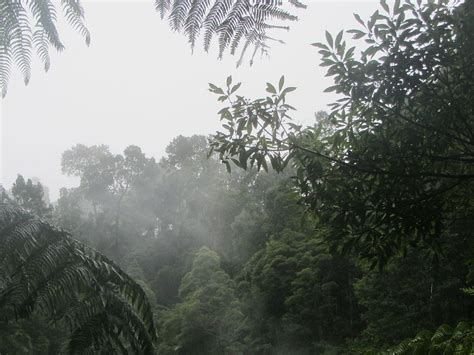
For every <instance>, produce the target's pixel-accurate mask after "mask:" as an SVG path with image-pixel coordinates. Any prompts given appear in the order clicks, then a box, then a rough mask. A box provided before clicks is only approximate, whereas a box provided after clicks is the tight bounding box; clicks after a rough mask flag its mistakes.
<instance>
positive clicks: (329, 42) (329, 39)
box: [326, 31, 334, 48]
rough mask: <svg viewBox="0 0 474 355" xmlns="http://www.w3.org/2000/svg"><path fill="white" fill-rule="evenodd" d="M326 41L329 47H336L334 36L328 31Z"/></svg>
mask: <svg viewBox="0 0 474 355" xmlns="http://www.w3.org/2000/svg"><path fill="white" fill-rule="evenodd" d="M326 41H327V42H328V44H329V47H331V48H333V47H334V40H333V39H332V36H331V34H330V33H329V32H328V31H326Z"/></svg>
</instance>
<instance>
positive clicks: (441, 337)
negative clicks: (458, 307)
mask: <svg viewBox="0 0 474 355" xmlns="http://www.w3.org/2000/svg"><path fill="white" fill-rule="evenodd" d="M473 353H474V327H472V326H471V325H469V324H467V323H465V322H460V323H459V324H458V325H457V326H456V327H455V328H454V329H453V328H452V327H450V326H449V325H446V324H444V325H442V326H440V327H439V328H438V329H437V330H436V331H435V332H434V333H431V332H429V331H426V330H424V331H422V332H420V333H419V334H418V335H417V336H416V337H415V338H413V339H411V340H407V341H404V342H403V343H401V344H399V345H398V346H396V347H395V348H393V349H390V350H388V351H387V352H384V353H383V354H387V355H388V354H390V355H411V354H433V355H434V354H440V355H441V354H444V355H451V354H453V355H454V354H457V355H463V354H466V355H470V354H473Z"/></svg>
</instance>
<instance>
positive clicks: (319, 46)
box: [311, 42, 329, 50]
mask: <svg viewBox="0 0 474 355" xmlns="http://www.w3.org/2000/svg"><path fill="white" fill-rule="evenodd" d="M311 45H312V46H313V47H316V48H321V49H326V50H329V47H328V46H326V45H325V44H323V43H319V42H316V43H311Z"/></svg>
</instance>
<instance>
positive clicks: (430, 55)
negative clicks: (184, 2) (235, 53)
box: [210, 1, 474, 265]
mask: <svg viewBox="0 0 474 355" xmlns="http://www.w3.org/2000/svg"><path fill="white" fill-rule="evenodd" d="M382 8H383V11H384V13H383V14H382V13H380V12H379V11H377V12H376V13H375V14H374V15H373V16H372V17H371V19H370V20H369V21H368V23H365V22H363V21H362V20H361V19H360V17H359V16H356V19H357V20H358V21H359V22H360V23H362V24H363V26H364V30H359V29H357V30H351V31H349V32H350V33H353V34H354V37H355V38H356V39H357V38H362V37H364V39H365V41H366V42H367V43H368V44H369V47H368V48H367V49H364V50H363V51H362V52H361V54H360V57H359V58H356V56H355V54H354V53H355V47H352V48H348V46H347V44H346V42H345V41H343V32H340V33H339V34H338V35H337V36H336V37H335V38H334V37H333V36H331V35H330V34H329V33H327V35H326V36H327V42H328V43H327V44H321V43H318V44H315V45H316V46H317V47H319V48H320V53H321V54H322V57H323V58H322V65H323V66H327V67H328V75H329V76H333V77H334V81H335V85H334V86H332V87H330V88H328V91H336V92H337V93H339V94H340V95H341V98H340V99H339V100H338V101H337V102H336V103H334V105H332V108H333V112H332V113H331V115H330V118H329V122H330V124H331V125H332V127H333V128H331V129H329V130H328V129H323V128H324V127H323V126H327V124H325V125H321V124H316V125H315V126H313V127H307V128H305V129H302V128H301V127H299V126H297V125H295V124H294V123H292V122H291V117H290V112H291V111H292V110H293V107H292V106H291V105H289V104H288V103H287V102H286V100H287V95H288V93H290V92H291V91H293V90H294V88H288V87H287V88H285V87H284V78H283V77H282V78H281V79H280V81H279V83H278V85H275V86H274V85H272V84H270V83H269V84H267V92H268V96H267V97H265V98H262V99H257V100H248V99H246V98H244V97H242V96H240V95H237V97H235V96H236V91H237V89H238V88H239V86H240V85H239V84H236V85H233V84H232V80H231V78H229V79H228V82H227V87H226V88H225V89H221V88H219V87H217V86H215V85H211V86H210V90H211V91H212V92H214V93H216V94H218V95H219V100H221V101H226V100H229V101H228V102H229V106H227V107H224V108H223V109H222V110H221V111H220V116H221V119H222V120H223V121H225V125H224V128H225V132H219V133H218V134H217V135H215V137H214V144H213V146H214V150H216V151H218V152H219V153H220V156H221V159H222V160H223V161H224V163H226V164H228V165H229V164H230V163H231V162H233V163H235V164H236V165H237V166H240V167H244V168H245V167H246V166H247V165H249V166H251V165H253V164H255V165H256V166H257V168H263V169H268V166H269V165H271V166H272V168H274V169H276V170H277V171H281V170H282V169H284V168H285V167H286V165H287V164H288V163H289V162H290V161H291V162H292V163H294V164H295V165H296V169H297V183H298V185H299V187H300V190H301V192H302V194H303V196H304V199H305V201H306V203H307V204H308V205H309V206H310V208H311V209H312V210H313V211H314V212H315V214H316V215H318V217H319V218H320V220H321V221H323V222H324V223H327V224H329V225H331V226H332V227H333V231H332V233H330V234H329V238H328V242H330V243H331V244H332V247H333V248H334V249H337V250H339V251H344V252H346V251H349V250H354V251H356V252H357V253H358V254H359V255H360V256H362V257H364V258H367V259H371V260H372V261H373V262H374V265H375V264H377V263H379V264H380V265H383V264H384V263H386V262H387V260H388V259H390V258H391V257H393V256H394V255H396V254H397V253H406V252H407V250H408V249H409V248H411V247H414V246H420V245H421V246H422V247H425V248H429V249H431V250H432V251H433V253H434V254H435V255H439V254H440V253H441V250H442V245H443V243H449V240H450V238H451V237H452V236H453V235H456V234H457V233H463V234H464V235H465V236H466V238H465V240H466V245H465V247H466V248H469V246H468V240H469V238H468V233H469V232H467V231H468V230H471V227H470V225H471V224H470V222H472V220H473V218H472V216H473V204H472V203H473V200H472V198H471V197H470V196H472V191H473V181H474V170H473V169H474V165H473V161H474V160H473V142H474V136H473V135H472V132H474V126H473V125H474V115H473V112H474V108H473V102H474V100H472V98H473V97H474V92H473V89H472V85H471V84H470V83H472V82H473V80H474V72H473V70H472V67H473V66H472V58H473V53H474V46H473V43H474V41H473V38H472V36H473V35H472V33H473V31H472V23H473V16H474V11H473V6H472V2H466V3H458V6H457V7H453V6H451V4H450V2H449V1H440V2H437V3H434V2H428V3H420V4H418V5H415V4H413V3H412V2H410V1H405V2H403V4H402V3H401V2H399V1H397V2H395V4H394V7H393V8H389V7H388V6H387V4H386V3H385V2H382ZM229 167H230V165H229Z"/></svg>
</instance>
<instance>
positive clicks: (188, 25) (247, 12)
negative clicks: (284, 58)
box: [155, 0, 306, 63]
mask: <svg viewBox="0 0 474 355" xmlns="http://www.w3.org/2000/svg"><path fill="white" fill-rule="evenodd" d="M289 4H290V5H291V6H293V7H295V8H305V7H306V6H305V4H303V3H302V2H300V1H297V0H295V1H290V2H289ZM155 7H156V10H157V11H158V12H159V13H160V16H161V18H163V17H164V16H165V15H166V14H167V13H168V21H169V22H170V25H171V28H172V29H173V30H175V31H182V32H183V33H184V34H185V36H186V37H187V38H188V41H189V43H190V44H191V48H192V49H193V48H194V46H195V44H196V40H197V38H198V36H199V35H201V34H202V36H203V45H204V50H205V51H206V52H207V51H209V48H210V46H211V42H212V40H213V38H214V36H216V37H217V42H218V47H219V51H218V53H219V58H222V56H223V54H224V52H225V51H226V50H227V49H228V48H230V54H231V55H234V54H235V53H236V51H237V48H238V47H239V46H240V45H241V44H242V43H243V51H242V53H241V58H240V59H239V63H241V61H242V56H243V54H244V53H245V52H246V50H247V49H248V47H249V46H250V45H253V46H254V47H255V48H256V49H260V50H262V49H263V51H264V52H266V51H267V50H268V48H269V46H268V45H267V44H266V43H265V39H268V38H269V37H268V35H267V31H268V30H272V29H287V28H288V27H286V26H281V25H278V24H273V23H271V21H279V22H281V21H296V20H297V16H295V15H293V14H291V13H290V12H288V11H287V10H285V9H284V6H283V2H282V1H280V0H212V1H211V0H172V1H171V0H170V1H164V0H156V2H155ZM255 52H256V51H255ZM255 52H254V53H255Z"/></svg>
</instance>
